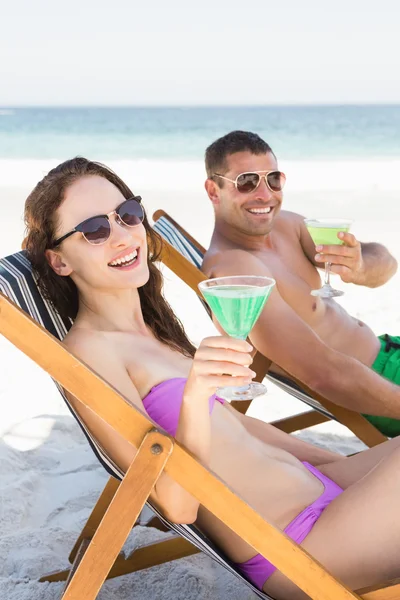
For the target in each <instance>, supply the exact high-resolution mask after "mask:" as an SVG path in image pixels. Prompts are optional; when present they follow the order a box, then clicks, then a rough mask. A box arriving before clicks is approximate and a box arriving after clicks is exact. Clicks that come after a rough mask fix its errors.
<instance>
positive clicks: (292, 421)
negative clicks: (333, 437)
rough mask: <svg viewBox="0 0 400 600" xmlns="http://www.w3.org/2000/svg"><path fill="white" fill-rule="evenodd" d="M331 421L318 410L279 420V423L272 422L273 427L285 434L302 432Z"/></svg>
mask: <svg viewBox="0 0 400 600" xmlns="http://www.w3.org/2000/svg"><path fill="white" fill-rule="evenodd" d="M326 421H330V418H329V417H326V416H325V415H323V414H322V413H319V412H318V411H317V410H308V411H307V412H304V413H300V414H298V415H293V416H291V417H286V418H284V419H278V420H277V421H271V425H273V426H274V427H276V428H277V429H280V430H281V431H284V432H285V433H292V432H293V431H300V430H301V429H306V428H307V427H312V426H313V425H319V424H320V423H325V422H326Z"/></svg>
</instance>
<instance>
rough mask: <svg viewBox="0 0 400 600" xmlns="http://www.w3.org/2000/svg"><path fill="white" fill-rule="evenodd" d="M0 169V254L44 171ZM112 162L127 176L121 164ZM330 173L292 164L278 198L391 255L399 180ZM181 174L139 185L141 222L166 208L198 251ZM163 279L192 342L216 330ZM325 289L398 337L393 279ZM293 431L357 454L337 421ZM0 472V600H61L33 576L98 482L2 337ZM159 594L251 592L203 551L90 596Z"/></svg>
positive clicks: (203, 237)
mask: <svg viewBox="0 0 400 600" xmlns="http://www.w3.org/2000/svg"><path fill="white" fill-rule="evenodd" d="M4 162H5V161H2V162H1V163H0V182H3V184H4V185H1V184H0V209H1V210H2V219H1V222H2V225H3V227H2V236H1V238H0V254H1V255H2V256H4V255H6V254H8V253H11V252H15V251H17V250H18V249H19V244H20V240H21V239H22V233H23V224H22V219H21V215H22V207H23V202H24V199H25V197H26V194H27V192H28V191H29V189H30V187H31V186H32V185H33V184H34V183H35V182H36V181H37V180H38V179H39V178H40V177H41V175H42V172H40V169H38V168H37V165H36V166H35V165H34V164H33V165H30V167H29V168H30V170H28V175H29V176H27V177H25V179H23V180H20V179H18V178H16V177H15V176H11V175H12V174H13V171H12V169H11V168H9V165H8V167H7V165H4ZM396 164H397V163H396ZM14 166H15V165H14ZM50 166H52V165H50ZM164 166H165V165H164ZM6 167H7V168H8V170H7V168H6ZM120 167H121V169H122V171H125V172H124V173H122V174H123V175H124V176H125V177H126V178H127V179H128V181H129V176H128V166H127V165H125V166H124V165H120ZM334 167H335V165H333V166H332V165H331V164H329V165H328V166H326V165H325V166H324V165H323V166H322V167H321V169H322V171H321V173H322V174H321V176H320V177H319V179H318V181H317V182H315V181H314V180H313V183H312V185H311V184H309V183H308V181H309V180H308V178H307V169H308V170H310V168H311V167H310V164H301V163H296V164H295V165H292V170H294V172H295V173H296V174H297V179H295V181H296V182H297V183H296V185H292V187H291V189H289V190H288V192H287V198H286V200H285V204H286V208H288V209H291V210H295V211H297V212H300V213H302V214H304V215H306V216H319V215H320V216H328V215H331V216H336V215H340V216H343V217H345V216H346V217H350V218H354V219H355V223H354V227H353V231H354V232H355V233H356V234H357V236H358V237H359V239H361V240H363V241H380V242H383V243H386V244H387V246H388V247H389V248H390V250H391V251H392V252H393V253H394V254H395V256H396V257H397V258H398V259H400V241H399V238H398V235H397V228H398V216H399V193H400V192H399V187H400V186H399V185H398V182H396V181H395V178H394V177H392V179H391V180H389V181H388V182H387V181H386V183H385V185H383V184H380V183H379V181H378V180H376V181H375V180H374V179H373V178H372V179H371V177H372V175H371V170H369V165H366V164H364V165H363V168H364V169H365V171H363V169H362V168H361V167H360V166H358V167H357V168H358V171H357V169H356V174H357V173H358V175H357V177H358V178H357V177H356V183H355V184H353V185H352V186H348V188H347V189H341V187H343V186H342V182H338V181H337V180H335V179H334V174H335V173H337V170H336V169H335V168H334ZM389 167H390V165H389ZM41 168H42V167H41ZM371 168H372V165H371ZM121 169H120V170H119V172H121ZM190 169H192V170H191V171H190ZM190 169H189V174H190V176H191V175H193V181H190V178H189V177H188V176H187V178H186V180H185V181H184V182H183V183H182V182H179V185H175V183H176V180H175V179H174V177H172V176H171V177H170V180H168V184H169V185H168V186H167V190H163V188H162V186H161V184H160V181H158V179H157V182H156V183H155V184H154V185H153V187H152V188H151V189H146V187H145V186H144V185H143V184H142V186H141V187H140V193H141V194H142V196H143V198H144V202H145V205H146V207H147V210H148V214H149V215H151V214H152V212H153V210H155V209H157V208H164V209H165V210H167V211H168V212H170V213H171V215H172V216H174V217H175V218H177V219H178V220H179V221H180V222H181V223H182V224H183V225H184V226H185V227H187V228H188V229H189V231H190V232H191V233H192V234H193V235H194V236H195V237H197V238H198V239H199V241H201V242H202V243H203V244H204V245H206V244H207V242H208V239H209V235H210V232H211V228H212V212H211V207H210V205H209V202H208V200H207V198H206V196H205V193H204V192H203V191H202V187H201V178H202V174H201V177H200V172H199V167H198V165H192V166H191V167H190ZM309 172H310V173H311V171H309ZM363 172H365V173H366V174H367V175H368V176H367V182H366V179H365V177H362V173H363ZM397 172H398V171H397ZM7 173H8V175H7ZM10 173H11V175H10ZM368 177H369V180H368ZM324 178H325V179H327V180H329V181H325V179H324ZM347 179H348V181H347V183H348V182H350V181H352V180H351V178H350V175H348V176H347ZM144 180H145V178H144ZM147 181H148V180H147ZM129 182H130V181H129ZM332 182H333V183H334V185H332ZM335 182H336V185H335ZM357 182H358V183H357ZM130 183H131V182H130ZM132 186H133V184H132ZM135 191H136V188H135ZM165 277H166V295H167V297H168V299H169V301H170V302H171V304H172V305H173V307H174V308H175V310H176V311H177V313H178V315H179V316H180V317H181V319H182V321H183V323H184V324H185V326H186V328H187V331H188V333H189V335H190V337H191V338H192V340H193V341H194V342H195V343H198V342H199V341H200V339H201V338H202V337H203V336H205V335H208V334H212V333H214V331H215V330H214V327H213V325H212V324H211V322H210V321H209V319H208V317H207V316H206V314H205V311H204V310H203V309H202V308H201V305H200V303H199V302H198V301H197V299H196V298H195V296H194V294H193V293H192V292H190V291H189V290H188V289H186V287H185V286H184V285H183V284H182V283H181V282H179V281H177V279H176V278H175V277H174V276H173V275H172V274H171V273H170V272H169V271H168V270H165ZM334 283H335V285H338V286H339V287H342V288H343V289H344V290H345V292H346V293H345V296H343V297H342V298H341V299H340V300H339V302H340V303H341V304H342V305H343V306H344V307H345V308H346V309H348V310H349V311H350V312H351V313H352V314H353V315H355V316H357V317H359V318H361V319H363V320H365V321H366V322H367V323H368V324H369V325H370V326H371V327H372V329H373V330H374V331H375V333H376V334H377V335H378V334H380V333H385V332H389V333H393V334H396V333H397V334H398V333H399V332H400V311H399V309H398V298H399V292H400V276H397V277H395V278H394V279H393V280H392V281H391V282H389V283H388V284H387V285H385V286H384V287H382V288H379V289H376V290H368V289H364V288H357V287H355V286H352V285H345V284H342V283H340V282H339V281H338V279H337V278H335V280H334ZM299 410H304V406H303V405H301V404H300V403H298V402H297V401H294V400H292V399H291V398H289V397H288V396H287V395H285V394H283V393H282V392H280V391H277V390H276V389H274V386H273V385H271V384H269V393H268V394H267V395H266V396H265V397H263V398H260V399H259V400H257V401H255V402H254V403H253V406H252V414H253V415H254V416H258V417H260V418H263V419H266V420H272V419H274V418H277V417H281V416H285V415H287V414H292V413H294V412H298V411H299ZM300 436H301V437H302V438H304V439H307V440H308V441H311V442H313V443H315V444H317V445H321V446H323V447H326V448H330V449H332V450H335V449H336V450H337V451H338V452H341V453H343V454H347V453H350V452H355V451H357V450H360V449H362V448H363V445H362V443H361V442H359V441H358V440H357V439H355V438H354V436H352V435H351V434H350V433H349V431H348V430H346V428H344V427H342V426H340V425H338V424H336V423H326V424H323V425H319V426H317V427H314V428H311V429H309V430H308V431H307V432H302V433H301V434H300ZM0 472H1V478H0V554H1V556H2V557H3V560H2V563H1V566H0V599H3V598H4V599H6V598H7V599H8V600H28V599H29V600H39V598H40V599H41V600H53V599H56V598H59V597H60V594H61V590H62V584H60V583H52V584H49V583H38V582H37V579H38V578H39V577H40V576H41V575H42V574H44V573H46V572H49V571H52V570H57V569H62V568H65V567H66V566H67V564H68V562H67V556H68V553H69V551H70V549H71V547H72V545H73V543H74V541H75V539H76V537H77V535H78V534H79V531H80V529H81V528H82V527H83V525H84V523H85V520H86V519H87V517H88V515H89V512H90V510H91V509H92V507H93V505H94V503H95V502H96V499H97V497H98V496H99V494H100V492H101V490H102V488H103V486H104V484H105V482H106V480H107V475H106V473H105V472H104V470H103V469H102V467H101V466H100V465H99V463H98V462H97V461H96V459H95V458H94V455H93V454H92V452H91V450H90V448H89V446H88V444H87V443H86V441H85V439H84V437H83V435H82V433H81V432H80V430H79V429H78V426H77V425H76V423H75V421H74V420H73V418H72V417H71V416H70V414H69V413H68V410H67V409H66V407H65V405H64V404H63V402H62V400H61V398H60V396H59V394H58V392H57V390H56V388H55V386H54V384H53V383H52V382H51V381H50V379H49V377H48V376H47V375H46V374H44V373H43V372H42V371H41V370H40V369H39V368H38V367H37V366H36V365H35V364H33V363H32V362H31V361H30V360H29V359H27V358H26V357H25V356H23V355H22V353H20V352H19V351H18V350H16V349H15V348H14V347H12V346H11V344H9V343H8V342H7V341H6V340H5V339H4V338H1V339H0ZM162 535H163V534H160V532H158V531H154V530H153V531H149V530H146V529H145V528H143V527H137V528H135V529H134V530H133V532H132V534H131V536H130V537H129V539H128V542H127V545H126V546H127V548H128V549H130V548H133V547H136V546H137V545H140V544H141V543H142V542H146V543H147V542H149V541H152V540H153V539H155V538H157V537H158V536H160V537H162ZM161 597H162V598H164V599H165V600H169V599H171V600H172V599H174V600H175V599H176V600H180V599H182V600H183V599H185V600H192V599H195V598H196V599H197V598H201V599H202V600H203V599H204V600H205V599H213V600H226V598H231V599H233V600H236V599H237V600H239V599H240V600H247V599H250V598H253V597H254V595H253V594H252V592H250V591H249V590H248V589H247V588H246V587H245V586H243V585H242V584H241V583H240V582H239V581H238V580H237V579H236V578H235V577H233V576H231V575H229V574H228V573H227V572H225V570H224V569H222V568H221V567H218V566H216V565H215V564H213V562H212V561H211V560H209V559H208V558H206V557H204V556H202V555H197V556H194V557H192V558H189V559H183V560H179V561H175V562H173V563H169V564H166V565H162V566H160V567H155V568H153V569H151V570H148V571H143V572H139V573H136V574H131V575H127V576H124V577H120V578H118V579H116V580H112V581H109V582H107V583H106V584H105V585H104V587H103V589H102V591H101V592H100V594H99V599H106V598H113V599H114V600H128V599H131V598H141V600H153V599H154V598H161Z"/></svg>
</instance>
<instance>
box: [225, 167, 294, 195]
mask: <svg viewBox="0 0 400 600" xmlns="http://www.w3.org/2000/svg"><path fill="white" fill-rule="evenodd" d="M261 173H264V174H263V175H262V174H261ZM213 177H220V178H221V179H226V181H230V182H231V183H234V184H235V188H236V189H237V191H238V192H240V193H241V194H249V193H250V192H254V190H256V189H257V188H258V186H259V185H260V183H261V180H262V179H264V180H265V183H266V184H267V188H268V189H269V190H271V192H281V191H282V190H283V186H284V185H285V181H286V175H285V173H282V171H269V172H268V173H265V171H254V172H251V173H240V175H238V176H237V177H236V179H229V177H225V176H224V175H220V174H219V173H214V175H213Z"/></svg>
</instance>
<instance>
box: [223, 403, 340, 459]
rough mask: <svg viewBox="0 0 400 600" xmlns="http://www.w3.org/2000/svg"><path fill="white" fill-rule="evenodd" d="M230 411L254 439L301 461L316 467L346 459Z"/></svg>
mask: <svg viewBox="0 0 400 600" xmlns="http://www.w3.org/2000/svg"><path fill="white" fill-rule="evenodd" d="M228 406H229V405H228ZM229 410H232V411H234V413H235V415H236V416H237V418H238V419H239V420H240V421H241V422H242V423H243V425H244V426H245V428H246V429H247V431H248V432H249V433H251V435H253V436H254V437H256V438H258V439H259V440H261V441H262V442H266V443H267V444H270V445H271V446H275V447H277V448H282V450H286V451H287V452H290V454H292V455H293V456H295V457H296V458H298V459H299V460H301V461H306V462H309V463H310V464H312V465H314V466H315V467H317V466H318V465H323V464H326V463H331V462H334V461H336V460H342V459H344V458H346V457H345V456H343V455H342V454H338V453H337V452H331V451H330V450H325V449H324V448H318V446H314V445H313V444H309V443H308V442H303V440H300V439H298V438H297V437H295V436H294V435H289V434H288V433H284V432H283V431H280V430H279V429H277V428H276V427H274V426H273V425H270V424H269V423H265V422H264V421H260V419H255V418H253V417H248V416H247V415H242V414H241V413H240V412H238V411H237V410H235V409H234V408H233V407H232V406H229Z"/></svg>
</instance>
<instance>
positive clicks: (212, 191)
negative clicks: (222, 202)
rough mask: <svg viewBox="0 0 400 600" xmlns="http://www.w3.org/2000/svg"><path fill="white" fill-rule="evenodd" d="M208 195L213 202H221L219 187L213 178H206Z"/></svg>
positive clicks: (205, 185) (205, 184)
mask: <svg viewBox="0 0 400 600" xmlns="http://www.w3.org/2000/svg"><path fill="white" fill-rule="evenodd" d="M204 187H205V188H206V192H207V194H208V197H209V198H210V200H211V202H212V203H213V204H219V187H218V186H217V184H216V183H215V181H213V180H212V179H206V181H205V183H204Z"/></svg>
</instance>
